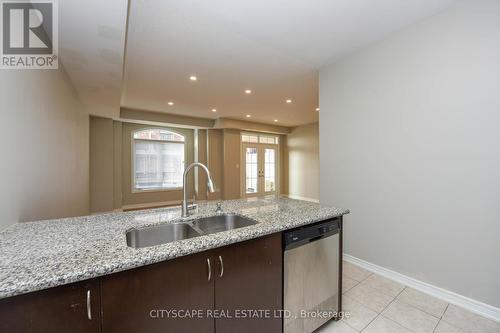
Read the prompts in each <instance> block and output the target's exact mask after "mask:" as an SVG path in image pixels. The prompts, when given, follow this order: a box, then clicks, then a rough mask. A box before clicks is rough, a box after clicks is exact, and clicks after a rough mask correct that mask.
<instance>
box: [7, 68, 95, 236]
mask: <svg viewBox="0 0 500 333" xmlns="http://www.w3.org/2000/svg"><path fill="white" fill-rule="evenodd" d="M0 121H1V122H0V124H1V125H0V142H1V143H2V148H1V152H2V153H1V154H0V165H1V171H2V172H1V176H0V183H1V186H0V229H2V228H4V227H5V226H7V225H9V224H12V223H15V222H18V221H29V220H38V219H46V218H54V217H63V216H73V215H82V214H87V213H88V211H89V208H88V207H89V152H88V149H89V148H88V147H89V134H88V115H87V114H85V112H83V110H82V106H81V104H80V102H79V101H78V99H77V96H76V94H75V91H74V89H73V86H72V85H71V83H70V82H69V80H68V78H67V76H66V74H65V73H64V71H63V70H62V69H59V70H0Z"/></svg>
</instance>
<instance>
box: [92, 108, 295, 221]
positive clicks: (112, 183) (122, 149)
mask: <svg viewBox="0 0 500 333" xmlns="http://www.w3.org/2000/svg"><path fill="white" fill-rule="evenodd" d="M90 125H91V130H90V133H91V140H90V142H91V160H92V162H91V166H92V168H91V171H92V173H91V178H92V179H91V185H92V186H91V189H92V191H91V202H92V212H103V211H111V210H113V209H121V208H123V207H125V208H135V207H141V206H144V205H154V204H155V203H156V204H158V205H161V204H165V203H170V204H176V203H179V202H180V201H181V200H182V190H171V191H151V192H133V191H132V188H131V186H132V185H131V183H132V177H131V170H132V161H131V157H132V154H131V153H132V151H131V138H132V132H133V131H136V130H139V129H142V128H150V127H158V126H151V125H144V124H134V123H125V122H119V121H112V120H111V119H104V118H96V117H92V119H91V122H90ZM163 128H166V129H169V130H172V131H175V132H180V133H181V134H183V135H184V136H185V137H186V153H187V155H186V156H187V163H186V165H187V164H189V163H191V162H193V161H194V160H195V156H194V154H195V135H196V133H197V148H198V155H197V158H198V161H199V162H201V163H206V164H207V166H208V168H209V169H210V172H211V174H212V178H213V180H214V182H215V185H216V192H215V193H209V194H208V199H209V200H219V199H236V198H239V197H240V195H241V192H240V191H241V190H240V187H241V185H240V181H241V167H240V163H241V142H240V133H241V131H240V130H234V129H224V130H223V129H199V130H196V131H195V130H193V129H185V128H171V127H163ZM285 145H286V136H281V141H280V148H284V147H285ZM286 166H287V163H286V158H285V150H284V149H282V153H281V155H280V167H281V176H280V182H281V184H280V185H281V193H286V192H284V191H286V189H287V188H288V184H285V182H286V180H287V176H288V172H287V170H285V168H286ZM196 172H198V193H197V200H205V199H206V198H207V186H206V182H207V181H206V176H205V174H204V173H203V172H201V171H200V170H196V169H195V170H194V172H192V173H191V174H190V177H189V180H188V186H189V187H188V189H189V190H188V193H189V198H192V197H193V193H195V186H194V184H195V183H194V174H195V173H196Z"/></svg>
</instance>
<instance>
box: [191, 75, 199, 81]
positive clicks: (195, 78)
mask: <svg viewBox="0 0 500 333" xmlns="http://www.w3.org/2000/svg"><path fill="white" fill-rule="evenodd" d="M189 79H190V80H191V81H196V80H198V78H197V77H196V76H194V75H191V76H190V77H189Z"/></svg>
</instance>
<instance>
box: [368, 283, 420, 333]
mask: <svg viewBox="0 0 500 333" xmlns="http://www.w3.org/2000/svg"><path fill="white" fill-rule="evenodd" d="M406 288H407V287H406V286H404V288H403V290H401V291H400V292H399V293H398V294H397V295H396V296H395V297H394V299H393V300H392V301H391V302H390V303H389V304H387V306H386V307H385V308H383V309H382V310H381V311H380V313H378V314H377V315H376V316H375V318H373V319H372V320H371V321H370V322H369V323H368V325H366V326H365V327H364V328H363V329H362V330H361V332H363V331H364V330H366V329H367V328H368V326H370V324H371V323H373V322H374V321H375V319H377V318H378V317H380V316H382V312H383V311H384V310H385V309H387V308H388V307H389V306H390V305H391V304H392V303H393V302H394V301H395V300H396V299H397V298H398V296H399V295H401V293H402V292H403V291H404V290H405V289H406ZM375 290H376V289H375ZM382 317H384V318H387V317H385V316H382ZM387 319H389V320H391V319H390V318H387ZM392 321H393V322H395V321H394V320H392ZM396 324H398V325H401V324H399V323H396ZM401 326H402V327H404V326H403V325H401ZM405 328H406V327H405ZM410 331H411V330H410ZM412 332H413V331H412Z"/></svg>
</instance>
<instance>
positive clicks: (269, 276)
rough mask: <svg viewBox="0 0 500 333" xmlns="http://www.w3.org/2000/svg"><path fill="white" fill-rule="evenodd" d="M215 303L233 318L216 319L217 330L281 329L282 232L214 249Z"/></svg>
mask: <svg viewBox="0 0 500 333" xmlns="http://www.w3.org/2000/svg"><path fill="white" fill-rule="evenodd" d="M215 255H216V257H215V261H216V264H217V277H216V279H215V307H216V308H217V310H219V311H224V312H226V313H228V314H230V315H232V318H221V319H217V320H216V321H215V331H216V332H217V333H233V332H238V333H245V332H249V333H250V332H266V333H272V332H276V333H278V332H282V328H281V327H282V320H281V319H280V318H279V316H278V317H276V315H279V310H281V309H282V299H283V297H282V294H283V293H282V276H283V274H282V267H283V265H282V261H283V256H282V247H281V234H275V235H271V236H268V237H263V238H258V239H255V240H251V241H247V242H243V243H239V244H235V245H232V246H227V247H224V248H222V249H220V250H218V251H215Z"/></svg>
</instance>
